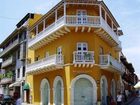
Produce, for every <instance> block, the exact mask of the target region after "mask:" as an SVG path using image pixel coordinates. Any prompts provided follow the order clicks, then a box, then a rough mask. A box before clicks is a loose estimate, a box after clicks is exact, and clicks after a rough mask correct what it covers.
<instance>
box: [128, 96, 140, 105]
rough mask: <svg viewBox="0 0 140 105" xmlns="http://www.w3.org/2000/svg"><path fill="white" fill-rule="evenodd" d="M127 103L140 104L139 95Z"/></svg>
mask: <svg viewBox="0 0 140 105" xmlns="http://www.w3.org/2000/svg"><path fill="white" fill-rule="evenodd" d="M129 105H140V97H138V98H136V99H135V100H134V101H133V102H131V104H129Z"/></svg>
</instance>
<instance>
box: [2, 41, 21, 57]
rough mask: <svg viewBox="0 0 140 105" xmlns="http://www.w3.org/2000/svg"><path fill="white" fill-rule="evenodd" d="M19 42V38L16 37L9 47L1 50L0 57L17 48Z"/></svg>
mask: <svg viewBox="0 0 140 105" xmlns="http://www.w3.org/2000/svg"><path fill="white" fill-rule="evenodd" d="M18 44H19V39H16V40H15V41H14V42H13V43H11V44H10V45H9V46H8V47H7V48H5V49H4V50H3V51H1V52H0V57H2V56H4V55H5V54H6V53H8V52H9V51H10V50H12V49H13V48H15V47H16V46H17V45H18Z"/></svg>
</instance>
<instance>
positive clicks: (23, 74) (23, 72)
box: [22, 66, 25, 77]
mask: <svg viewBox="0 0 140 105" xmlns="http://www.w3.org/2000/svg"><path fill="white" fill-rule="evenodd" d="M22 77H25V66H24V67H23V71H22Z"/></svg>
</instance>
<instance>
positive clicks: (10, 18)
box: [0, 16, 19, 20]
mask: <svg viewBox="0 0 140 105" xmlns="http://www.w3.org/2000/svg"><path fill="white" fill-rule="evenodd" d="M0 19H5V20H19V19H18V18H12V17H6V16H0Z"/></svg>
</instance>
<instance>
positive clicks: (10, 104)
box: [1, 95, 15, 105]
mask: <svg viewBox="0 0 140 105" xmlns="http://www.w3.org/2000/svg"><path fill="white" fill-rule="evenodd" d="M1 105H15V101H14V99H13V98H12V96H10V95H4V96H3V99H2V101H1Z"/></svg>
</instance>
